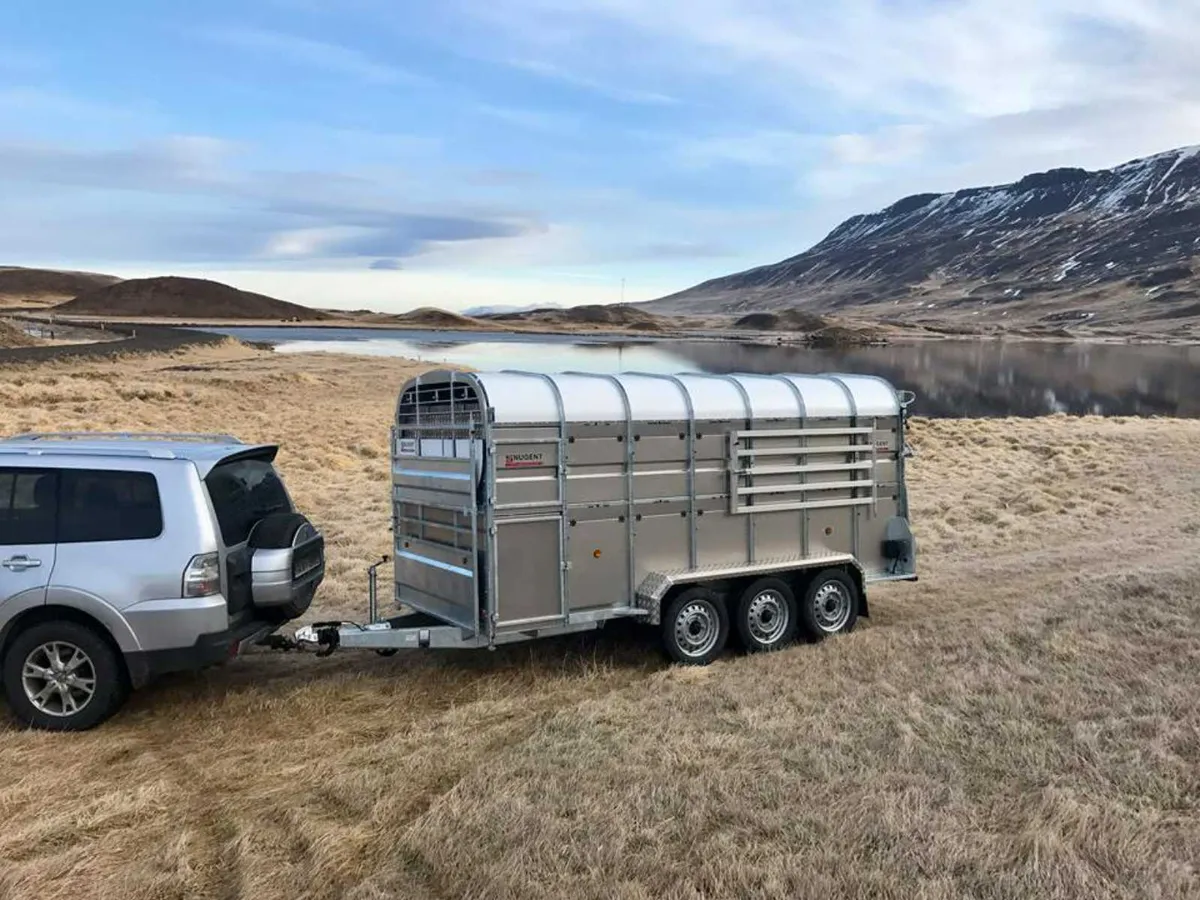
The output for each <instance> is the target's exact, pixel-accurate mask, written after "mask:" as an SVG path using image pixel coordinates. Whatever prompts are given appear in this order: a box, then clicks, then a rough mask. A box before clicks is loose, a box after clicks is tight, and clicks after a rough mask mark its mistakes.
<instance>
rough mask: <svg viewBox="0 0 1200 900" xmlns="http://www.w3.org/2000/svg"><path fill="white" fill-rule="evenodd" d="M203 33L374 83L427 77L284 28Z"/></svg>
mask: <svg viewBox="0 0 1200 900" xmlns="http://www.w3.org/2000/svg"><path fill="white" fill-rule="evenodd" d="M199 35H200V36H201V37H203V38H205V39H207V40H210V41H213V42H215V43H218V44H223V45H225V46H227V47H233V48H236V49H239V50H245V51H249V52H251V53H253V54H255V55H262V54H267V55H270V56H272V57H274V58H275V59H277V60H283V61H285V62H288V63H291V64H293V65H299V66H305V67H309V68H313V69H319V70H321V71H325V72H330V73H333V74H337V75H345V76H348V77H350V78H356V79H358V80H360V81H363V82H367V83H370V84H397V83H400V82H419V81H423V79H421V78H420V77H419V76H416V75H414V74H413V73H411V72H408V71H406V70H404V69H402V68H400V67H398V66H394V65H390V64H388V63H383V62H379V61H377V60H375V59H372V58H371V57H370V56H368V55H367V54H365V53H363V52H361V51H359V50H355V49H353V48H351V47H343V46H341V45H339V44H331V43H326V42H325V41H316V40H312V39H311V38H306V37H299V36H297V35H292V34H285V33H283V32H278V31H265V30H262V29H257V28H212V29H205V30H203V31H200V32H199Z"/></svg>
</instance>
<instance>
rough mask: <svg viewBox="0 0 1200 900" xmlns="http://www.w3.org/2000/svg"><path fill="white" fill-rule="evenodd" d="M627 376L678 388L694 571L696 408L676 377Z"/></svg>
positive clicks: (696, 550)
mask: <svg viewBox="0 0 1200 900" xmlns="http://www.w3.org/2000/svg"><path fill="white" fill-rule="evenodd" d="M629 374H630V375H636V376H638V377H639V378H658V379H661V380H662V381H669V382H671V383H672V384H673V385H675V387H677V388H679V393H680V396H682V397H683V403H684V407H685V408H686V409H687V417H688V421H687V432H686V441H687V459H686V460H685V466H684V474H685V475H686V477H687V495H688V511H687V517H688V567H689V568H691V569H695V568H696V567H697V565H699V562H698V559H699V553H700V550H699V546H698V544H697V541H696V406H695V404H694V403H692V394H691V391H689V390H688V389H687V385H686V384H684V383H683V381H681V380H680V379H679V377H678V376H677V375H660V374H658V373H655V372H630V373H629Z"/></svg>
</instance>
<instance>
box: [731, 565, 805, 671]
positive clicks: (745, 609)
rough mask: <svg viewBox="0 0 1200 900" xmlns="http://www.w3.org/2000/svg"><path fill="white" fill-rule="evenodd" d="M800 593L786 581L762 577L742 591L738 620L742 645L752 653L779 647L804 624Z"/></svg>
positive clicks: (737, 614)
mask: <svg viewBox="0 0 1200 900" xmlns="http://www.w3.org/2000/svg"><path fill="white" fill-rule="evenodd" d="M799 619H800V616H799V609H798V607H797V605H796V595H795V593H794V592H793V591H792V589H791V587H790V586H789V585H788V583H787V582H786V581H782V580H781V579H778V578H760V579H758V580H757V581H755V582H754V583H753V584H751V585H750V586H748V587H747V588H746V589H745V590H744V591H742V593H741V596H740V597H739V598H738V603H737V607H736V610H735V612H734V621H735V622H736V624H737V633H738V637H739V638H741V641H742V646H743V647H745V648H746V650H748V651H749V652H751V653H761V652H765V651H770V650H779V649H781V648H783V647H786V646H787V645H788V644H790V643H792V641H793V640H795V638H796V630H797V629H798V628H799V627H800V621H799Z"/></svg>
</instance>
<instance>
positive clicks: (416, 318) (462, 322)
mask: <svg viewBox="0 0 1200 900" xmlns="http://www.w3.org/2000/svg"><path fill="white" fill-rule="evenodd" d="M361 319H362V321H364V322H371V323H372V324H376V325H398V326H401V327H404V326H408V327H410V328H443V329H451V330H461V331H480V330H483V329H485V328H488V327H489V326H488V325H486V324H485V323H483V322H480V321H479V320H478V319H472V318H471V317H470V316H463V315H459V314H458V313H453V312H449V311H448V310H445V309H437V308H436V307H432V306H422V307H420V308H419V309H414V310H412V311H410V312H406V313H397V314H392V315H389V314H386V313H371V314H368V315H365V316H362V317H361Z"/></svg>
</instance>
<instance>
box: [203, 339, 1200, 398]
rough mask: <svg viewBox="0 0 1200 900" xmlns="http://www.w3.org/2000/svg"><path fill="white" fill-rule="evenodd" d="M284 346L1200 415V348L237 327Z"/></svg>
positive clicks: (486, 366) (496, 365)
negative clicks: (806, 378)
mask: <svg viewBox="0 0 1200 900" xmlns="http://www.w3.org/2000/svg"><path fill="white" fill-rule="evenodd" d="M221 331H222V333H225V334H233V335H235V336H237V337H241V338H243V339H246V340H254V341H266V342H270V343H273V344H276V347H277V349H278V350H279V351H280V352H288V353H291V352H309V351H324V352H342V353H356V354H368V355H381V356H407V357H412V358H416V359H423V360H428V361H431V362H439V363H446V364H452V365H469V366H473V367H475V368H483V369H491V368H515V369H530V370H533V371H541V372H553V371H563V370H569V369H585V370H590V371H600V372H628V371H639V370H640V371H646V372H680V371H687V370H693V371H706V372H716V373H730V372H761V373H772V372H798V373H810V372H835V371H836V372H860V373H865V374H873V375H881V376H883V377H884V378H887V379H888V380H889V381H891V382H892V383H893V384H895V385H896V386H897V387H899V388H906V389H908V390H911V391H915V392H916V393H917V397H918V403H917V407H916V410H917V412H918V414H920V415H925V416H939V417H946V416H1006V415H1013V416H1035V415H1045V414H1047V413H1054V412H1064V413H1069V414H1072V415H1079V414H1086V413H1091V414H1097V415H1136V416H1149V415H1163V416H1185V417H1193V418H1194V417H1200V400H1198V399H1197V393H1198V390H1200V347H1163V346H1150V345H1095V344H1092V345H1083V344H1038V343H1025V342H1020V343H1018V342H1012V343H1000V342H969V341H961V342H960V341H936V342H927V343H914V344H893V345H891V346H887V347H864V348H857V349H847V350H815V349H808V348H801V347H781V346H775V345H769V346H763V345H750V344H744V343H734V342H726V341H654V340H630V341H620V342H614V341H611V340H604V339H575V338H563V337H556V336H531V335H522V334H488V335H486V336H480V335H463V334H453V333H445V332H442V333H436V334H431V333H428V332H392V331H386V332H384V331H378V330H367V329H307V328H306V329H279V328H275V329H271V328H229V329H221Z"/></svg>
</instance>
